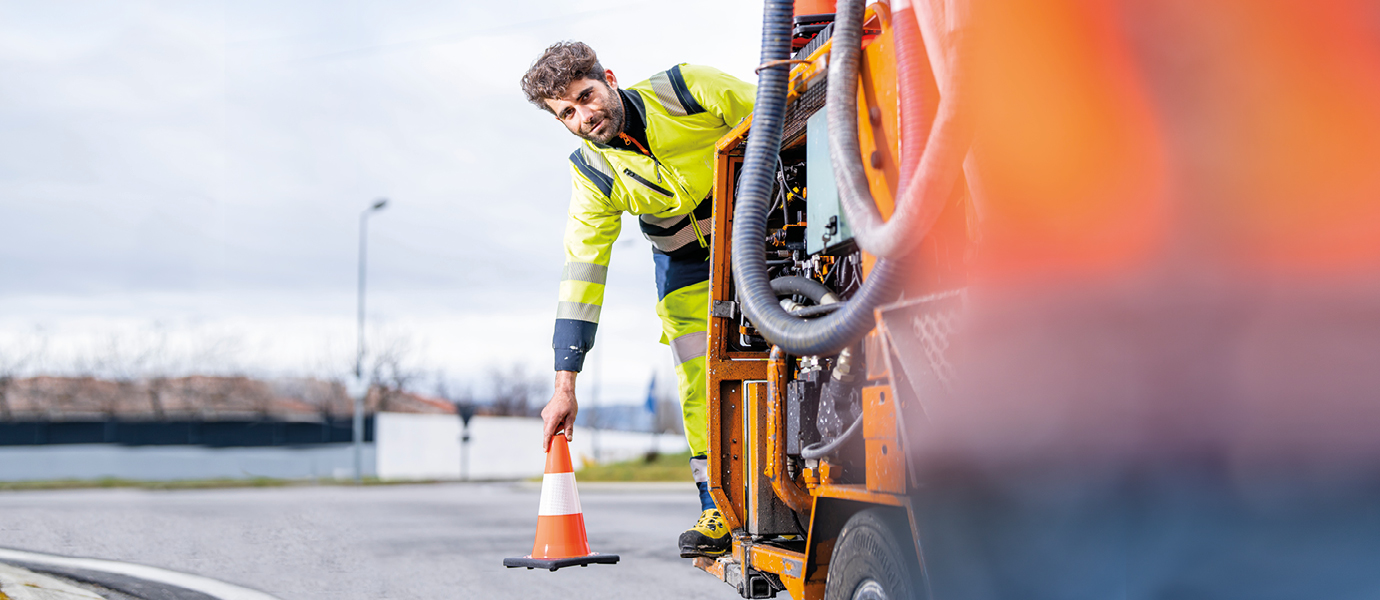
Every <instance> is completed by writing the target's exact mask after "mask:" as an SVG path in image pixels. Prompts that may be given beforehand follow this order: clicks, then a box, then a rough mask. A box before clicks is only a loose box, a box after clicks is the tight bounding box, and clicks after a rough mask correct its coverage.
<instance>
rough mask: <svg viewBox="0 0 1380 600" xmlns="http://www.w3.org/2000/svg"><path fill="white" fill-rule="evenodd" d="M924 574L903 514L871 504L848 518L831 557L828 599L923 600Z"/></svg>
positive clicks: (926, 593) (826, 586)
mask: <svg viewBox="0 0 1380 600" xmlns="http://www.w3.org/2000/svg"><path fill="white" fill-rule="evenodd" d="M928 597H929V594H928V592H927V591H926V586H925V578H924V576H923V574H922V573H921V572H920V561H919V560H917V559H916V557H915V542H914V540H912V539H911V535H910V526H909V525H908V524H907V523H906V520H905V516H904V515H896V514H895V513H894V512H893V511H887V510H885V509H881V508H869V509H867V510H864V511H862V512H859V513H858V514H855V515H853V517H852V518H850V519H848V523H846V524H845V525H844V526H843V531H841V532H839V541H838V543H837V544H835V546H834V554H833V557H832V558H831V559H830V560H829V578H828V581H827V582H826V583H825V585H824V600H925V599H926V598H928Z"/></svg>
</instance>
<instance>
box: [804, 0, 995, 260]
mask: <svg viewBox="0 0 1380 600" xmlns="http://www.w3.org/2000/svg"><path fill="white" fill-rule="evenodd" d="M864 4H866V0H839V1H838V8H837V10H838V12H837V13H835V14H836V15H837V17H836V20H835V21H834V33H833V36H832V37H831V38H830V50H829V91H828V93H827V95H826V100H827V102H828V104H827V108H828V110H829V113H828V114H829V158H830V161H831V162H833V164H834V179H835V180H836V181H837V182H838V189H839V198H840V200H842V204H843V212H844V214H846V215H847V216H848V227H849V229H850V230H852V232H853V239H854V240H855V241H856V242H857V243H858V247H860V248H862V249H863V250H866V251H867V252H869V253H871V254H874V255H876V256H879V257H883V258H900V257H903V256H905V255H907V254H909V253H910V252H911V251H912V250H914V249H915V248H916V247H917V246H918V245H919V242H920V240H921V239H923V238H924V237H925V234H926V233H928V232H929V230H930V228H931V227H933V226H934V223H935V221H936V220H938V219H939V214H940V213H941V212H943V210H944V206H945V205H946V204H947V201H948V199H949V197H950V196H951V195H952V194H953V192H954V186H955V184H956V183H957V182H958V176H959V174H960V173H961V172H962V170H963V160H964V159H965V157H966V156H967V154H968V148H969V145H970V144H971V140H972V133H971V131H970V130H969V128H968V127H966V126H965V123H966V121H965V120H963V119H961V118H960V115H959V113H958V110H959V108H958V107H959V103H960V101H959V99H958V96H959V95H960V90H959V89H958V88H959V85H958V82H959V78H958V77H956V76H955V74H950V77H949V81H946V82H944V83H945V84H946V86H947V88H948V89H945V90H944V92H945V93H944V96H943V97H942V98H940V100H939V105H938V107H937V110H936V114H935V119H934V123H933V125H934V127H933V130H932V131H931V130H930V122H929V121H928V119H927V118H926V115H925V112H924V109H923V108H924V107H923V98H921V95H920V93H919V90H920V89H921V81H922V79H923V78H924V77H928V76H929V71H928V65H922V64H916V62H917V61H915V60H914V57H915V55H916V53H915V52H913V51H911V50H910V49H911V48H912V47H918V46H922V45H924V42H923V40H922V39H921V35H920V30H919V28H918V26H917V24H916V19H915V16H914V8H913V7H911V6H910V5H909V3H906V4H905V5H904V6H902V3H899V2H898V3H896V4H897V10H896V11H895V12H894V14H893V15H892V23H893V31H894V32H895V46H896V58H897V61H896V62H897V64H896V83H897V87H898V91H899V92H900V97H901V127H902V134H901V137H902V139H904V140H905V141H906V144H905V146H904V147H903V148H902V159H901V176H900V181H899V182H898V189H897V193H896V210H895V212H893V213H892V214H891V220H889V221H885V222H884V221H882V216H881V213H879V212H878V211H877V203H876V202H875V201H874V200H873V199H872V193H871V192H870V190H868V187H867V175H866V173H865V172H864V171H863V167H862V151H861V149H860V147H859V143H858V127H857V123H858V104H857V93H858V92H857V89H858V68H859V66H858V65H859V64H860V63H861V58H862V22H863V14H864V13H863V5H864ZM927 137H928V139H927Z"/></svg>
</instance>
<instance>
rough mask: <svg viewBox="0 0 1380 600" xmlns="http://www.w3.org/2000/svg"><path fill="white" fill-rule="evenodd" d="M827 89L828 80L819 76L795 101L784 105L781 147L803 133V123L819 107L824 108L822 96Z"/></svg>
mask: <svg viewBox="0 0 1380 600" xmlns="http://www.w3.org/2000/svg"><path fill="white" fill-rule="evenodd" d="M828 90H829V80H828V78H827V77H825V76H821V77H820V79H819V81H816V82H813V83H811V84H810V87H809V88H807V89H806V90H805V93H804V94H801V95H800V97H799V98H796V101H795V102H793V103H791V105H790V106H788V107H786V124H785V126H784V127H783V129H782V131H781V147H782V148H785V147H786V146H789V145H791V144H793V143H795V141H796V140H797V139H798V138H799V137H800V136H802V135H805V124H806V123H807V122H808V121H809V120H810V117H812V116H814V114H815V113H816V112H819V109H821V108H824V96H825V94H826V93H827V92H828Z"/></svg>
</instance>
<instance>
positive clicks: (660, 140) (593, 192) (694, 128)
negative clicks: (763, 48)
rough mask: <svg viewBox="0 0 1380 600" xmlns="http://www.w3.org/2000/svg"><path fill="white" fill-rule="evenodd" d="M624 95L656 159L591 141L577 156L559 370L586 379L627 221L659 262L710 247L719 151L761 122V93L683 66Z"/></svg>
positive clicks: (555, 343)
mask: <svg viewBox="0 0 1380 600" xmlns="http://www.w3.org/2000/svg"><path fill="white" fill-rule="evenodd" d="M618 95H620V96H622V97H623V98H625V99H627V102H625V103H624V104H625V106H626V105H629V104H631V105H632V107H633V108H634V109H635V110H637V112H638V114H639V115H640V116H641V117H642V123H644V124H645V126H646V139H647V150H648V151H649V152H650V153H651V156H647V155H644V154H642V153H640V152H638V151H636V150H623V149H617V148H613V147H611V146H606V145H603V144H596V143H594V142H591V141H588V140H585V141H583V142H582V143H581V144H580V148H579V149H578V150H576V151H575V152H573V153H572V154H571V155H570V162H571V167H570V172H571V179H572V184H573V185H572V187H573V192H572V194H571V199H570V209H569V216H570V218H569V219H568V221H567V222H566V229H565V252H566V263H565V270H564V272H563V274H562V276H561V287H560V302H559V303H558V304H557V309H556V332H555V336H554V338H553V340H552V347H553V348H554V349H555V351H556V370H558V371H579V370H580V368H581V367H582V365H583V364H584V357H585V353H586V352H588V351H589V349H590V348H592V347H593V346H594V333H595V330H596V329H597V328H598V324H599V310H600V307H601V306H602V305H603V302H604V280H605V277H606V276H607V274H608V264H609V252H610V249H611V248H612V246H613V242H614V241H615V240H617V239H618V233H619V230H620V228H621V225H622V215H623V213H625V212H628V213H632V214H635V215H640V221H641V222H640V225H641V227H642V231H643V235H644V236H646V237H647V239H649V240H651V242H652V245H653V252H655V253H658V254H664V255H669V256H672V257H675V256H677V255H678V254H683V253H685V252H686V251H688V250H690V249H691V248H692V247H693V248H694V249H697V250H703V249H704V248H706V247H707V243H708V242H707V237H708V235H709V231H710V225H711V223H712V222H711V219H710V206H711V203H708V202H704V200H705V198H706V197H708V196H709V194H710V192H711V190H712V189H713V185H714V143H715V142H716V141H718V140H719V138H721V137H723V136H724V134H726V133H728V131H729V130H730V129H732V128H733V127H734V126H736V125H737V124H738V123H739V122H741V121H742V120H743V119H744V118H746V117H747V116H748V115H749V114H751V113H752V103H753V100H754V98H755V96H756V87H755V86H753V85H752V84H750V83H747V82H744V81H743V80H741V79H738V78H736V77H733V76H732V75H729V74H727V73H724V72H722V71H719V70H717V69H713V68H710V67H701V66H694V65H687V64H681V65H677V66H675V67H672V68H671V69H669V70H667V71H663V72H661V73H657V74H656V75H653V76H652V77H651V78H650V79H648V80H647V81H643V82H641V83H638V84H636V85H632V86H630V87H628V88H626V91H625V93H620V94H618ZM701 204H703V206H701ZM696 208H699V209H700V210H696ZM692 245H693V246H692Z"/></svg>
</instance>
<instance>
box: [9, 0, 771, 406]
mask: <svg viewBox="0 0 1380 600" xmlns="http://www.w3.org/2000/svg"><path fill="white" fill-rule="evenodd" d="M760 20H761V4H760V2H744V1H742V0H711V1H707V2H700V3H697V4H696V5H695V7H694V9H693V11H691V12H690V13H687V8H686V7H685V6H684V5H682V4H676V3H669V2H664V1H660V0H644V1H632V2H629V1H627V0H574V1H571V0H564V1H559V2H558V1H549V0H531V1H527V2H523V3H520V4H517V3H501V2H475V1H464V0H462V1H453V2H418V1H410V0H391V1H389V2H352V1H338V0H332V1H330V2H325V1H310V0H308V1H298V2H265V1H236V2H228V1H202V2H195V1H181V0H179V1H176V2H173V1H168V2H135V1H119V2H105V1H99V0H91V1H83V2H50V1H38V0H33V1H27V2H10V1H0V140H3V143H2V144H0V344H3V346H0V354H6V355H8V356H10V358H9V359H5V360H9V361H10V362H11V363H13V362H14V360H13V357H14V356H16V355H19V354H23V351H20V350H17V349H21V348H34V347H39V346H42V347H43V348H44V351H43V352H42V353H41V355H42V356H43V357H45V360H44V362H42V363H30V364H28V366H27V367H26V368H27V369H29V371H31V372H32V371H35V370H45V369H46V370H49V371H54V372H56V371H60V370H63V369H69V370H70V369H71V368H73V365H78V364H94V363H96V362H99V361H98V360H97V359H98V358H99V357H101V356H106V357H107V358H109V357H116V356H117V355H118V356H123V355H129V354H130V353H131V352H132V350H130V349H131V348H136V347H143V348H148V347H152V345H154V344H155V342H154V341H151V340H154V339H157V340H166V341H159V342H156V343H157V344H159V345H160V346H159V347H161V348H164V349H165V350H164V352H162V353H161V354H160V356H162V357H163V358H161V359H160V360H162V361H164V362H165V363H167V364H176V365H179V367H178V368H180V369H182V370H197V369H202V370H216V369H220V370H225V369H226V368H229V367H227V365H232V366H233V368H234V369H237V370H240V371H244V372H250V373H255V374H265V375H295V374H318V373H326V372H338V371H340V370H342V369H347V368H348V365H349V363H350V361H351V360H352V357H353V352H354V345H355V310H356V304H355V286H356V265H357V263H356V260H357V251H358V247H357V244H358V227H359V220H360V214H361V212H362V211H363V210H365V209H366V208H367V207H368V206H369V205H370V204H371V203H372V202H373V201H375V200H376V199H378V198H388V199H389V204H388V207H387V208H386V209H384V210H383V211H380V212H378V213H374V214H373V215H372V216H371V217H370V218H369V221H368V223H369V224H368V226H369V252H368V259H369V270H368V283H369V285H368V300H367V318H368V323H369V331H370V333H369V336H368V337H369V339H372V340H375V342H376V343H377V345H379V346H383V345H390V346H391V347H397V348H404V349H406V350H407V351H408V353H409V357H410V358H409V361H410V363H411V365H412V366H413V368H415V369H418V370H424V371H426V372H428V373H444V376H445V377H446V378H448V379H451V380H454V381H458V382H461V383H462V384H463V382H480V381H482V379H483V377H484V374H485V373H486V372H487V371H488V370H489V369H491V368H493V367H495V366H509V365H512V364H514V363H523V364H527V365H528V366H529V367H530V369H531V370H532V371H535V372H537V373H541V374H543V375H542V376H543V377H546V375H544V374H545V373H547V372H549V371H550V370H551V366H550V365H551V363H552V351H551V348H550V346H551V327H552V319H553V318H554V312H555V303H556V291H557V285H558V283H559V279H560V273H561V266H562V263H563V262H564V257H563V253H562V250H561V243H560V239H561V234H562V231H563V226H564V219H565V208H566V204H567V202H568V200H569V195H570V183H569V181H570V180H569V168H568V164H567V158H566V157H567V155H568V154H569V153H570V151H571V150H572V149H574V148H575V147H576V143H577V140H576V139H575V138H574V137H572V136H571V135H570V134H569V133H568V132H566V131H565V129H564V128H563V127H561V126H560V125H559V123H558V122H556V121H555V120H554V119H553V118H552V117H550V116H549V115H547V114H546V113H544V112H542V111H539V110H538V109H536V108H535V107H533V106H531V105H530V104H527V102H526V101H525V99H524V97H523V95H522V92H521V90H520V89H519V87H518V80H519V79H520V77H521V76H522V74H523V72H524V71H525V70H526V69H527V67H528V66H529V65H530V64H531V62H532V61H533V60H534V59H535V58H536V57H537V56H538V55H540V53H541V51H542V49H543V48H545V47H546V46H547V45H549V44H551V43H552V42H555V41H558V40H564V39H577V40H581V41H584V42H586V43H589V44H590V45H592V46H593V47H594V48H595V49H596V51H598V53H599V56H600V59H601V62H602V63H603V64H604V66H605V67H607V68H610V69H612V70H613V71H614V72H615V74H616V75H618V77H619V79H620V80H622V81H626V82H632V81H640V80H642V79H645V78H646V77H648V76H650V75H652V74H653V73H655V72H657V71H660V70H664V69H666V68H668V67H670V66H671V65H674V64H676V63H680V62H690V63H697V64H707V65H712V66H715V67H718V68H721V69H723V70H725V71H727V72H729V73H731V74H734V75H737V76H739V77H741V78H744V79H747V80H749V81H751V80H753V79H754V76H753V73H752V70H753V68H754V67H755V65H756V60H757V54H758V42H759V36H760V31H761V27H760ZM655 301H656V296H655V291H654V282H653V278H652V268H651V251H650V246H649V244H648V242H646V241H645V240H644V239H643V238H642V237H641V235H640V233H639V232H638V230H637V227H636V225H635V224H634V223H633V222H632V221H631V220H625V227H624V229H623V236H622V238H620V240H619V242H618V243H617V245H616V246H615V251H614V257H613V262H612V265H611V267H610V272H609V278H608V286H607V296H606V300H605V307H604V310H603V314H602V319H601V328H600V332H599V341H598V344H597V346H596V356H595V357H593V358H592V359H591V360H592V362H591V363H590V364H589V365H587V368H586V372H585V374H584V376H583V377H581V381H582V385H583V386H585V387H588V385H590V383H591V382H592V379H593V378H594V377H593V376H592V375H591V374H590V373H591V370H594V371H597V373H598V377H597V378H598V379H599V380H600V382H601V384H602V385H601V398H602V400H603V401H606V402H610V403H618V402H629V403H631V402H641V401H642V398H643V397H644V396H645V390H646V385H647V379H648V377H649V376H650V375H651V373H652V372H653V371H660V372H661V376H662V377H664V378H669V377H670V373H671V371H670V352H669V350H667V349H666V348H665V346H663V345H661V344H659V343H658V340H659V337H660V327H659V324H658V322H657V319H656V316H655V312H654V304H655ZM118 348H125V349H126V350H125V353H124V354H123V355H121V354H120V353H119V352H118V351H117V350H116V349H118ZM227 348H228V350H227ZM113 362H115V361H113V360H110V361H106V364H110V363H113ZM476 385H478V384H477V383H476ZM588 393H589V392H585V394H586V395H587V394H588Z"/></svg>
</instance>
